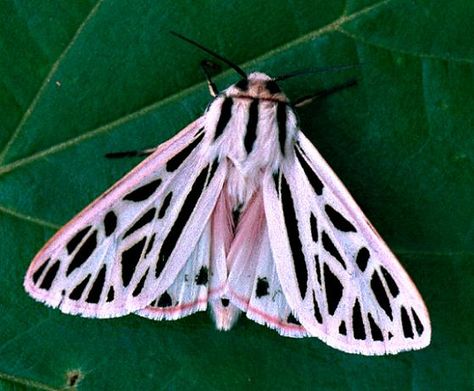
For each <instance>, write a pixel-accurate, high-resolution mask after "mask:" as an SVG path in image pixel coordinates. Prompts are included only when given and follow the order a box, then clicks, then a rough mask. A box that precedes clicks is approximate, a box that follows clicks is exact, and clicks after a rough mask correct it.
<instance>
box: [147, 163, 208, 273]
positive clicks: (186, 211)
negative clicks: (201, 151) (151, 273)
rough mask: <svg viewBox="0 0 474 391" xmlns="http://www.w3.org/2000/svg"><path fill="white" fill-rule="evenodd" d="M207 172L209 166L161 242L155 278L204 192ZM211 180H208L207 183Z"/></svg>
mask: <svg viewBox="0 0 474 391" xmlns="http://www.w3.org/2000/svg"><path fill="white" fill-rule="evenodd" d="M208 171H209V166H206V167H205V168H204V169H203V170H202V171H201V172H200V173H199V175H198V177H197V178H196V180H195V181H194V183H193V185H192V187H191V190H190V192H189V193H188V195H187V196H186V199H185V200H184V203H183V206H182V208H181V210H180V211H179V213H178V216H177V218H176V220H175V222H174V224H173V226H172V227H171V229H170V231H169V232H168V235H167V236H166V238H165V240H164V241H163V244H162V246H161V250H160V255H159V257H158V261H157V263H156V269H155V276H156V278H158V277H159V276H160V274H161V272H162V271H163V269H164V267H165V265H166V262H168V259H169V257H170V255H171V253H172V252H173V250H174V248H175V246H176V243H177V241H178V239H179V237H180V236H181V233H182V232H183V229H184V227H185V225H186V223H187V222H188V220H189V218H190V216H191V214H192V212H193V211H194V208H195V207H196V204H197V203H198V201H199V198H200V197H201V194H202V192H203V190H204V187H205V186H206V177H207V173H208ZM212 173H213V170H212V169H211V177H212ZM210 180H211V178H210V179H209V181H210Z"/></svg>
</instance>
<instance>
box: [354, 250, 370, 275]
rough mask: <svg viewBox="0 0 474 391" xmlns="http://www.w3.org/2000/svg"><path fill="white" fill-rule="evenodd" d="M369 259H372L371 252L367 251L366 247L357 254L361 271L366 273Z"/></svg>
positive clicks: (357, 261)
mask: <svg viewBox="0 0 474 391" xmlns="http://www.w3.org/2000/svg"><path fill="white" fill-rule="evenodd" d="M369 258H370V253H369V250H367V249H366V248H365V247H362V248H361V249H360V250H359V252H358V253H357V257H356V263H357V266H359V269H360V270H361V271H363V272H364V271H365V269H366V268H367V263H368V262H369Z"/></svg>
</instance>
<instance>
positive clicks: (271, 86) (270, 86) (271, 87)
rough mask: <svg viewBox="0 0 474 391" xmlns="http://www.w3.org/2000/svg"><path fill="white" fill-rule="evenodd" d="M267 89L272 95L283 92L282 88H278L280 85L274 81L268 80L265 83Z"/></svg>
mask: <svg viewBox="0 0 474 391" xmlns="http://www.w3.org/2000/svg"><path fill="white" fill-rule="evenodd" d="M265 87H266V89H267V90H268V92H269V93H270V94H278V93H279V92H281V90H280V87H278V84H277V83H276V82H274V81H273V80H268V81H267V82H266V83H265Z"/></svg>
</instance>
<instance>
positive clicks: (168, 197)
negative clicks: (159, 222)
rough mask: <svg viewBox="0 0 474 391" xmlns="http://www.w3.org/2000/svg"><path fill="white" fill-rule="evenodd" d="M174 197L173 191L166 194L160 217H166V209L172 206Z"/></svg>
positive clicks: (159, 213)
mask: <svg viewBox="0 0 474 391" xmlns="http://www.w3.org/2000/svg"><path fill="white" fill-rule="evenodd" d="M172 197H173V192H172V191H170V192H169V193H168V194H167V195H166V197H165V199H164V200H163V203H162V204H161V208H160V211H159V212H158V218H159V219H162V218H163V217H165V214H166V211H167V210H168V207H169V206H170V203H171V198H172Z"/></svg>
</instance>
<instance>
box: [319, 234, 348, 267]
mask: <svg viewBox="0 0 474 391" xmlns="http://www.w3.org/2000/svg"><path fill="white" fill-rule="evenodd" d="M322 238H323V247H324V249H325V250H326V251H327V252H328V253H329V254H331V255H332V256H333V257H334V258H336V260H337V261H339V263H340V264H341V265H342V267H343V268H344V269H345V268H346V264H345V263H344V260H343V259H342V257H341V254H339V251H337V248H336V246H335V245H334V243H333V242H332V240H331V239H330V238H329V235H328V234H327V233H326V232H325V231H323V235H322Z"/></svg>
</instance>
